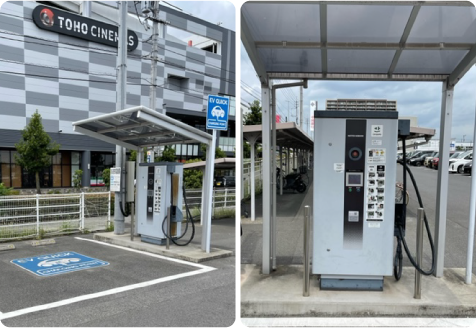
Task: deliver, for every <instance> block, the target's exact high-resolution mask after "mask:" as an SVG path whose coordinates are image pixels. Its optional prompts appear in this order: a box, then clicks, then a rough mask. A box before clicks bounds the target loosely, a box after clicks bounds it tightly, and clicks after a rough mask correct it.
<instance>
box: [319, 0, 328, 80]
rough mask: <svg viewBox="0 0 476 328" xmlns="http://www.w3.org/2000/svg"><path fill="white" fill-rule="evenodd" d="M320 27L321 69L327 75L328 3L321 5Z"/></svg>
mask: <svg viewBox="0 0 476 328" xmlns="http://www.w3.org/2000/svg"><path fill="white" fill-rule="evenodd" d="M319 24H320V25H319V28H320V30H321V44H322V46H321V71H322V75H323V76H324V77H325V76H326V75H327V5H326V4H325V3H321V4H320V5H319Z"/></svg>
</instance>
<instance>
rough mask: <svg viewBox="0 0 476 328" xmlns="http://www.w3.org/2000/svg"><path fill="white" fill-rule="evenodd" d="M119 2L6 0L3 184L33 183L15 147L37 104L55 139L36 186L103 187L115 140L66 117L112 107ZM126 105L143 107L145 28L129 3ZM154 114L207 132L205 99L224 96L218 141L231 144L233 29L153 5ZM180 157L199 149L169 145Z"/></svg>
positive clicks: (2, 22)
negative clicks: (77, 181) (225, 118)
mask: <svg viewBox="0 0 476 328" xmlns="http://www.w3.org/2000/svg"><path fill="white" fill-rule="evenodd" d="M116 6H117V2H107V1H104V2H103V1H98V2H96V1H95V2H91V3H90V4H85V2H81V1H58V2H56V1H52V2H34V1H32V2H27V1H25V2H21V1H14V2H11V1H8V2H5V3H4V4H3V5H2V6H1V8H0V94H1V97H0V182H2V183H3V184H4V185H5V186H8V187H14V188H32V187H34V176H33V175H31V174H28V172H26V171H25V170H23V169H22V168H21V167H19V166H18V165H17V164H16V163H15V158H14V153H15V151H16V150H15V143H17V142H18V141H19V140H20V139H21V130H22V129H24V128H25V126H26V125H27V123H28V122H29V119H30V117H31V115H32V114H33V113H34V112H35V111H36V110H38V112H39V113H40V114H41V116H42V122H43V126H44V129H45V131H46V132H47V133H48V134H49V135H50V136H51V138H52V139H53V140H55V141H56V142H57V143H59V144H60V145H61V148H60V152H59V153H58V154H57V155H55V156H53V158H52V165H51V166H50V167H49V168H48V169H45V171H44V172H43V174H41V179H40V180H41V187H42V188H55V187H70V186H72V175H73V173H74V172H75V171H76V170H77V169H81V170H83V179H82V182H83V186H97V185H102V171H103V170H104V169H105V168H108V167H112V166H114V162H115V145H112V144H108V143H105V142H102V141H100V140H97V139H92V138H90V137H88V136H85V135H82V134H79V133H76V132H74V131H73V128H72V125H71V123H72V122H76V121H79V120H82V119H86V118H90V117H95V116H98V115H103V114H105V113H111V112H114V111H116V67H117V63H116V59H117V58H116V56H117V42H116V41H117V40H116V37H117V19H118V16H119V15H118V11H119V10H118V8H117V7H116ZM128 6H129V8H128V11H129V16H128V21H127V28H128V30H129V32H128V39H127V40H128V47H129V51H128V59H127V106H126V107H127V108H129V107H133V106H138V105H143V106H146V107H149V93H150V85H151V82H150V81H151V60H150V54H151V51H152V43H151V33H152V32H151V31H152V29H151V28H149V29H148V30H146V29H145V28H144V26H143V25H142V24H141V23H144V17H143V16H140V17H141V19H140V20H139V19H138V15H140V13H141V10H140V4H139V7H138V8H137V9H138V10H137V11H136V8H135V6H134V2H133V1H129V2H128ZM159 19H160V20H161V23H160V24H159V40H158V57H159V60H158V62H157V82H156V85H157V87H156V108H155V109H156V110H165V112H166V114H167V115H168V116H170V117H173V118H175V119H177V120H180V121H182V122H184V123H186V124H189V125H191V126H194V127H196V128H198V129H201V130H204V131H205V125H206V123H205V122H206V112H205V108H206V106H207V96H208V95H209V94H212V95H221V96H226V97H229V98H230V104H231V106H230V107H231V109H230V113H229V117H230V121H229V124H228V126H229V130H228V131H221V132H220V133H219V136H218V140H217V145H218V146H219V147H220V148H221V149H222V150H224V151H225V152H226V153H227V155H228V156H234V148H235V98H234V97H235V32H233V31H231V30H228V29H225V28H223V27H221V26H218V25H216V24H213V23H210V22H207V21H204V20H201V19H198V18H196V17H194V16H190V15H187V14H185V13H183V12H181V11H179V10H177V9H175V8H171V7H167V6H164V5H161V6H160V14H159ZM173 147H174V148H175V152H176V156H177V158H178V159H179V160H181V161H185V160H187V159H191V158H197V157H201V156H202V153H201V150H200V145H198V144H196V145H193V144H183V145H182V144H178V145H174V146H173Z"/></svg>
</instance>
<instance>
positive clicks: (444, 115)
mask: <svg viewBox="0 0 476 328" xmlns="http://www.w3.org/2000/svg"><path fill="white" fill-rule="evenodd" d="M441 98H442V99H441V118H440V151H439V154H440V165H438V180H437V187H436V204H437V206H436V213H435V257H436V259H435V260H436V266H435V273H434V275H435V276H436V277H442V276H443V269H444V265H445V240H446V212H447V205H448V163H449V153H450V143H451V122H452V117H453V88H452V87H451V88H449V87H447V83H446V82H443V88H442V97H441Z"/></svg>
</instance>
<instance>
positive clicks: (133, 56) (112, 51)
mask: <svg viewBox="0 0 476 328" xmlns="http://www.w3.org/2000/svg"><path fill="white" fill-rule="evenodd" d="M0 14H3V15H8V16H12V17H17V18H21V19H27V20H31V19H28V18H26V17H22V16H17V15H12V14H6V13H0ZM7 24H8V23H7ZM9 25H11V24H9ZM0 33H5V34H9V35H16V36H22V37H28V38H32V39H36V40H42V41H46V42H51V43H56V45H55V44H44V43H38V42H32V41H26V40H17V39H11V38H5V37H3V38H5V39H7V40H13V41H18V42H25V43H33V44H40V45H44V46H50V47H58V48H60V47H59V46H58V45H59V43H57V42H56V41H54V40H48V39H44V38H40V37H33V36H28V35H21V34H17V33H12V32H7V31H4V30H3V31H0ZM141 41H142V42H144V41H143V40H141ZM61 44H66V45H71V46H74V47H79V48H83V49H77V48H67V47H61V48H62V49H69V50H79V51H89V50H90V49H93V50H100V51H101V52H97V53H109V54H114V55H115V54H116V51H115V50H109V49H103V48H95V47H91V46H82V45H77V44H74V43H67V42H62V43H61ZM158 46H159V48H161V49H163V50H164V51H169V52H172V53H175V54H177V55H179V56H183V57H185V58H186V59H188V60H194V61H196V62H198V63H201V64H205V65H206V66H210V67H215V68H217V69H219V70H220V71H224V72H230V73H235V71H231V70H226V69H223V68H221V67H219V66H216V65H212V64H209V63H206V62H204V61H200V60H198V59H194V58H190V57H187V55H183V54H181V53H179V52H176V51H173V50H171V49H167V48H165V46H161V45H160V44H159V45H158ZM203 51H205V50H203ZM128 57H132V58H143V57H144V56H141V55H135V54H129V55H128ZM183 68H184V69H186V68H185V67H183ZM201 74H202V73H201ZM210 76H212V75H210ZM213 77H215V78H218V77H216V76H213ZM230 81H233V83H235V81H234V80H230Z"/></svg>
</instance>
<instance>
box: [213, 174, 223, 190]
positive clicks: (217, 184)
mask: <svg viewBox="0 0 476 328" xmlns="http://www.w3.org/2000/svg"><path fill="white" fill-rule="evenodd" d="M224 179H225V177H223V176H219V177H215V179H214V180H213V185H214V186H215V187H224V186H225V184H224V182H225V181H224Z"/></svg>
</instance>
